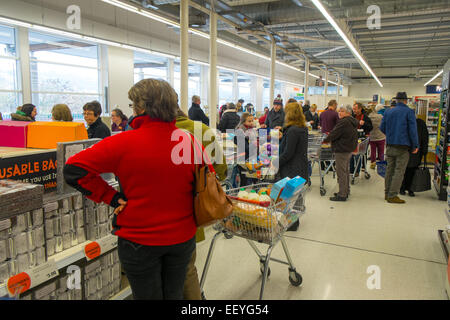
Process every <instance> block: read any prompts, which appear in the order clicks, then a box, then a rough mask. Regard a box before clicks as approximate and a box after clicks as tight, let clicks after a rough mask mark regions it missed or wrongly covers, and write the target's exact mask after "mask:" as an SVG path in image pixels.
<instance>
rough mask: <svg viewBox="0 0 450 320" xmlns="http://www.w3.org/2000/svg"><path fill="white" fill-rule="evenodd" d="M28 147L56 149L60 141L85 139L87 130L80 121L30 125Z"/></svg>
mask: <svg viewBox="0 0 450 320" xmlns="http://www.w3.org/2000/svg"><path fill="white" fill-rule="evenodd" d="M27 138H28V139H27V140H28V141H27V148H38V149H56V148H57V143H58V142H69V141H78V140H85V139H87V138H88V134H87V130H86V128H85V127H84V124H83V123H80V122H59V121H55V122H41V121H36V122H33V123H30V124H29V125H28V137H27Z"/></svg>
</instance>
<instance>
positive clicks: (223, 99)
mask: <svg viewBox="0 0 450 320" xmlns="http://www.w3.org/2000/svg"><path fill="white" fill-rule="evenodd" d="M227 102H233V103H236V101H234V97H233V72H231V71H219V106H222V105H224V104H225V103H227Z"/></svg>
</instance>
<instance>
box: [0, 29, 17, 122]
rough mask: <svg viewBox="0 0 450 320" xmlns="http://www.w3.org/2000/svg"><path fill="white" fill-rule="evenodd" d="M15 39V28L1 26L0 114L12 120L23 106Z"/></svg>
mask: <svg viewBox="0 0 450 320" xmlns="http://www.w3.org/2000/svg"><path fill="white" fill-rule="evenodd" d="M15 39H16V37H15V29H14V28H11V27H6V26H0V112H1V113H2V115H3V119H10V114H11V113H14V112H16V109H17V107H18V106H19V105H21V104H22V101H21V99H22V94H21V93H22V91H21V86H20V83H19V81H18V77H17V66H18V63H19V59H18V57H17V50H16V41H15Z"/></svg>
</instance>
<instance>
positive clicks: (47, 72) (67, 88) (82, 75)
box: [30, 62, 99, 93]
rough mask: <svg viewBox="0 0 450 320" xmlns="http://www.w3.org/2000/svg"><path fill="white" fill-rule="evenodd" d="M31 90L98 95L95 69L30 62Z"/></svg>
mask: <svg viewBox="0 0 450 320" xmlns="http://www.w3.org/2000/svg"><path fill="white" fill-rule="evenodd" d="M30 71H31V90H32V91H33V92H35V91H41V92H42V91H43V92H78V93H84V92H85V93H99V87H98V77H99V73H98V70H97V69H86V68H80V67H71V66H65V65H58V64H49V63H44V62H31V63H30Z"/></svg>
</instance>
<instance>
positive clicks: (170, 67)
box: [167, 58, 175, 88]
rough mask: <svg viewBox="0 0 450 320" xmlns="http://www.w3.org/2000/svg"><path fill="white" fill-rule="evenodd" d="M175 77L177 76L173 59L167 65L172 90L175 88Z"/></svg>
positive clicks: (168, 79)
mask: <svg viewBox="0 0 450 320" xmlns="http://www.w3.org/2000/svg"><path fill="white" fill-rule="evenodd" d="M174 75H175V68H174V64H173V58H169V59H168V63H167V81H168V82H169V83H170V85H171V86H172V88H175V80H174Z"/></svg>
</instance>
